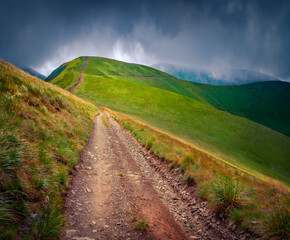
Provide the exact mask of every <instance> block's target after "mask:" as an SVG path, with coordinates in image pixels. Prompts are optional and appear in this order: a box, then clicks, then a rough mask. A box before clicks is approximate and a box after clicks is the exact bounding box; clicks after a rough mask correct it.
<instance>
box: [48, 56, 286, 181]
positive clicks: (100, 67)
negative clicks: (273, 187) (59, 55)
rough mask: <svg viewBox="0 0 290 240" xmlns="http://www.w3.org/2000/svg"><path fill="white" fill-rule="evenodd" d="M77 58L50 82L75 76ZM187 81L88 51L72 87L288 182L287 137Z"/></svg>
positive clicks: (64, 84)
mask: <svg viewBox="0 0 290 240" xmlns="http://www.w3.org/2000/svg"><path fill="white" fill-rule="evenodd" d="M82 64H83V58H78V59H75V60H73V61H72V62H70V63H68V64H67V67H66V68H65V70H63V71H62V73H61V74H60V75H58V77H56V78H55V79H53V80H52V83H55V84H57V85H59V86H61V87H63V88H65V89H68V88H69V87H70V86H72V85H74V84H75V83H76V82H77V78H78V75H77V74H76V72H75V69H81V67H82ZM69 76H72V77H69ZM152 86H154V87H152ZM192 86H195V85H194V84H193V83H190V82H186V81H182V80H179V79H176V78H174V77H171V76H170V75H168V74H165V73H162V72H160V71H157V70H155V69H152V68H149V67H146V66H141V65H137V64H127V63H123V62H119V61H115V60H111V59H104V58H93V57H89V58H88V62H87V67H86V70H85V79H84V81H83V83H82V84H81V85H80V86H79V87H78V88H77V89H76V92H75V93H76V95H78V96H80V97H82V98H84V99H88V100H90V101H92V102H93V103H95V104H96V105H97V106H106V107H109V108H111V109H113V110H116V111H118V112H122V113H125V114H128V115H131V116H133V117H135V118H137V119H140V120H142V121H145V122H147V123H149V124H151V125H153V126H155V127H158V128H159V129H161V130H164V131H167V132H169V133H172V134H174V135H176V136H178V137H181V138H183V139H185V140H186V141H188V142H191V143H192V144H193V145H195V146H196V147H198V148H199V149H202V150H203V151H205V152H208V153H210V154H211V155H213V156H215V157H217V158H219V159H222V160H224V161H227V162H229V163H231V164H233V165H235V166H237V167H239V168H241V169H243V170H245V171H247V172H250V173H252V174H254V175H256V176H259V177H262V176H260V175H259V174H258V172H261V173H263V174H264V175H266V176H270V177H273V178H275V179H278V180H280V181H283V182H284V183H286V184H288V185H289V177H290V174H289V170H290V166H289V162H288V158H289V156H290V139H289V137H287V136H285V135H283V134H280V133H278V132H276V131H273V130H271V129H269V128H267V127H264V126H262V125H259V124H257V123H255V122H252V121H249V120H247V119H245V118H241V117H238V116H235V115H232V114H229V113H227V112H224V111H220V110H217V109H216V108H214V107H212V106H210V105H211V101H210V100H209V96H207V95H206V94H204V91H203V89H202V88H197V87H196V88H194V87H192ZM165 89H166V90H165ZM167 90H170V91H167ZM177 93H181V94H177ZM197 100H199V101H197ZM204 103H207V104H204Z"/></svg>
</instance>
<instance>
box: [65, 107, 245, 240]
mask: <svg viewBox="0 0 290 240" xmlns="http://www.w3.org/2000/svg"><path fill="white" fill-rule="evenodd" d="M163 164H165V163H163ZM66 208H67V212H68V217H67V218H68V223H67V228H66V231H65V234H64V236H63V238H64V239H75V240H81V239H82V240H85V239H86V240H91V239H177V240H178V239H246V236H245V235H240V234H238V233H236V231H235V227H232V226H233V225H232V224H231V223H230V222H226V223H221V222H220V221H219V220H217V219H216V218H215V217H214V216H213V215H212V214H211V213H210V212H209V211H208V209H207V206H206V203H205V202H202V201H201V200H199V199H196V194H195V191H194V187H188V186H187V185H185V184H184V183H183V182H182V180H181V179H180V176H179V175H178V174H177V173H176V172H174V171H173V173H172V171H171V172H170V171H169V170H168V168H167V167H166V164H165V165H164V166H163V165H162V163H160V161H159V160H158V159H157V158H155V157H154V156H152V155H151V154H150V153H149V152H147V151H146V150H145V149H143V148H142V147H141V146H140V145H139V144H138V143H137V142H136V140H135V139H134V138H133V137H132V136H131V135H130V134H129V133H128V132H127V131H125V130H124V129H123V128H122V127H121V126H120V125H119V124H118V123H117V122H116V121H115V120H113V119H112V118H111V117H110V116H109V115H108V113H106V112H103V113H101V114H100V115H99V116H97V118H96V122H95V126H94V129H93V133H92V136H91V138H90V140H89V143H88V145H87V147H86V148H85V149H84V151H83V153H82V155H81V160H80V164H79V165H78V166H77V171H76V172H75V176H74V177H73V179H72V182H71V187H70V190H69V192H68V195H67V199H66ZM141 220H145V221H146V223H147V225H148V226H146V227H145V230H138V229H134V227H135V226H136V224H138V223H139V222H140V221H141ZM145 225H146V224H145Z"/></svg>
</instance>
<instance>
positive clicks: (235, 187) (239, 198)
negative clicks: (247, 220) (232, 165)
mask: <svg viewBox="0 0 290 240" xmlns="http://www.w3.org/2000/svg"><path fill="white" fill-rule="evenodd" d="M208 191H209V192H208V194H209V196H208V198H209V199H210V203H211V205H212V206H213V208H214V209H215V211H216V212H218V213H227V214H228V213H230V212H231V211H232V210H233V209H235V208H240V207H241V206H243V205H245V204H246V203H247V201H248V197H247V196H246V195H245V188H244V186H243V185H242V184H241V182H239V181H238V180H234V179H231V178H230V177H218V178H217V179H216V180H215V181H213V182H212V183H211V184H210V187H209V189H208Z"/></svg>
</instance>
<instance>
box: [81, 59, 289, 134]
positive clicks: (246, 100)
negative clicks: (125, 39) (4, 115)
mask: <svg viewBox="0 0 290 240" xmlns="http://www.w3.org/2000/svg"><path fill="white" fill-rule="evenodd" d="M90 62H91V64H89V65H88V67H87V70H86V73H87V74H92V75H100V76H104V75H106V76H110V75H111V76H112V77H114V78H116V79H120V80H122V79H126V80H129V81H132V82H137V83H140V84H143V85H148V86H153V87H157V88H161V89H164V90H168V91H171V92H175V93H179V94H182V95H184V96H187V97H190V98H193V99H195V100H198V101H201V102H203V103H205V104H209V105H211V106H213V107H215V108H218V109H220V110H223V111H227V112H229V113H232V114H235V115H238V116H242V117H245V118H247V119H249V120H252V121H254V122H257V123H260V124H263V125H265V126H267V127H269V128H272V129H274V130H276V131H279V132H281V133H283V134H285V135H287V136H290V124H289V119H290V108H289V107H288V106H289V105H290V94H289V92H290V83H286V82H279V81H273V82H262V83H253V84H247V85H242V86H213V85H207V84H197V83H193V82H188V81H183V80H180V79H177V78H175V77H172V76H170V75H168V74H167V73H163V72H160V71H158V70H156V69H154V68H149V67H146V66H142V65H136V64H128V63H124V62H119V61H116V60H111V59H104V58H90ZM144 76H147V78H144ZM148 76H149V77H148Z"/></svg>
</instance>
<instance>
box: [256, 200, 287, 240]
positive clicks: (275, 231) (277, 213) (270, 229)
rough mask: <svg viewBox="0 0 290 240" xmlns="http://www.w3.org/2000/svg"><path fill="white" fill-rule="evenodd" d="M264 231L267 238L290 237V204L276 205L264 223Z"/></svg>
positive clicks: (284, 238) (284, 239)
mask: <svg viewBox="0 0 290 240" xmlns="http://www.w3.org/2000/svg"><path fill="white" fill-rule="evenodd" d="M261 229H262V233H263V236H264V237H265V238H266V239H273V240H274V239H283V240H286V239H290V211H289V204H288V206H287V205H283V204H281V203H279V204H278V206H275V207H274V208H273V210H272V211H271V212H270V214H269V215H268V216H267V218H266V220H264V221H263V223H262V227H261Z"/></svg>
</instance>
